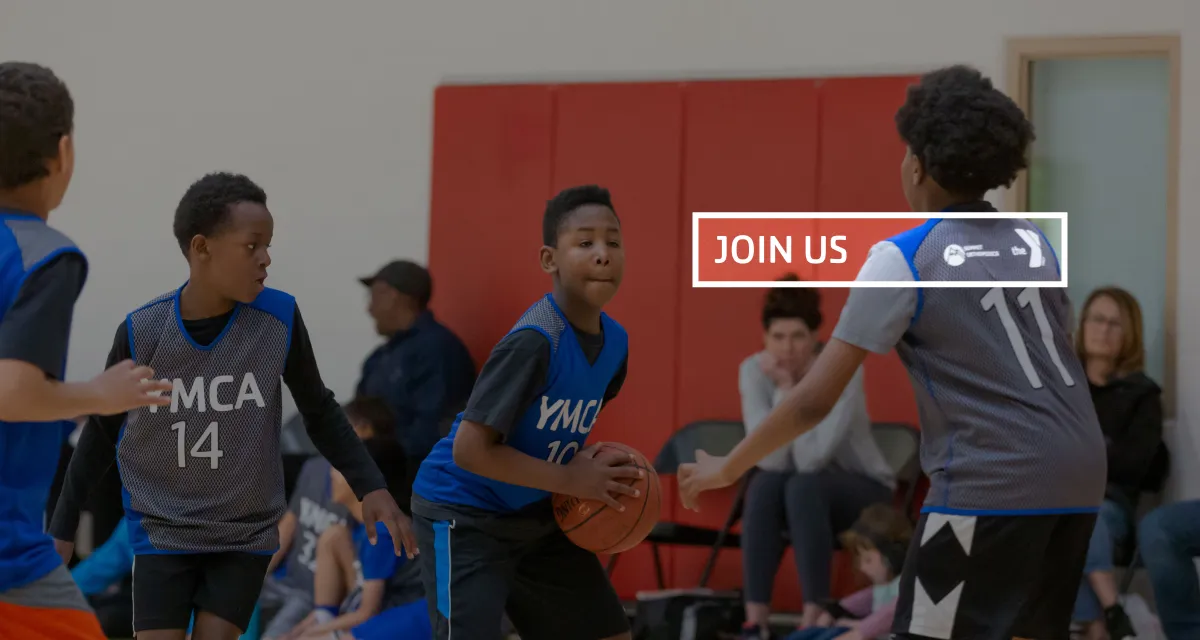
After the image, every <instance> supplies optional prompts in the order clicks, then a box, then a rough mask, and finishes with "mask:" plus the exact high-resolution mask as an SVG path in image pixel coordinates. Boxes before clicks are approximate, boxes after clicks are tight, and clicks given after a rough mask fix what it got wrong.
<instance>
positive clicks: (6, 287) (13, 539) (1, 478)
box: [0, 211, 83, 592]
mask: <svg viewBox="0 0 1200 640" xmlns="http://www.w3.org/2000/svg"><path fill="white" fill-rule="evenodd" d="M65 253H76V254H79V255H81V256H82V255H83V254H82V252H81V251H80V250H79V249H78V248H77V247H76V246H75V244H74V243H72V242H71V240H70V239H68V238H67V237H66V236H65V235H63V234H62V233H60V232H58V231H56V230H55V229H53V228H52V227H50V226H47V224H46V221H45V220H42V219H41V218H39V217H37V216H34V215H31V214H23V213H16V212H7V211H0V322H4V317H5V315H6V314H7V312H8V310H9V309H10V308H12V306H13V304H14V303H15V302H16V300H17V295H18V294H19V293H20V292H21V288H22V286H23V285H24V284H25V281H26V279H28V278H29V276H30V275H32V274H33V273H34V272H35V271H37V270H38V269H40V268H41V267H43V266H45V265H46V264H48V263H49V262H50V261H51V260H53V259H55V258H57V257H59V256H61V255H63V254H65ZM66 367H67V363H66V362H63V363H62V367H61V368H60V369H59V370H58V371H55V372H52V373H54V374H55V375H54V377H55V378H57V379H59V380H62V379H63V378H64V377H65V373H66ZM74 427H75V425H74V423H72V422H69V421H61V422H58V423H39V422H0V592H2V591H6V590H8V589H13V588H16V587H20V586H23V585H26V584H29V583H30V582H33V581H34V580H37V579H39V578H41V577H43V576H45V575H46V574H48V573H50V572H51V571H52V570H54V569H55V568H57V567H59V566H62V560H61V559H60V558H59V557H58V554H57V553H56V552H55V551H54V542H53V540H51V538H50V536H49V535H47V534H46V533H45V528H44V526H43V525H44V519H45V512H46V500H47V499H48V498H49V496H50V485H51V483H52V482H53V481H54V474H55V471H57V469H58V458H59V452H60V451H61V449H62V445H63V442H64V441H66V438H67V435H68V434H70V432H71V431H72V430H73V429H74Z"/></svg>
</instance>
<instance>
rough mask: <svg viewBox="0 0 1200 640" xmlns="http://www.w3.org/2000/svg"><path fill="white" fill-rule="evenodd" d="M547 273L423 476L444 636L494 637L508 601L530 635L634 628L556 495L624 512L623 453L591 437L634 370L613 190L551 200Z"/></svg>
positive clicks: (421, 522) (428, 558)
mask: <svg viewBox="0 0 1200 640" xmlns="http://www.w3.org/2000/svg"><path fill="white" fill-rule="evenodd" d="M542 237H543V243H544V245H545V246H543V247H542V248H541V253H540V258H541V266H542V270H543V271H545V272H546V273H549V274H550V275H551V278H552V280H553V292H552V293H550V294H547V295H546V296H545V297H543V298H542V299H541V300H539V301H537V302H536V303H534V304H533V306H531V307H530V308H529V310H528V311H526V312H525V314H524V315H523V316H521V318H520V319H519V320H518V321H517V323H516V325H515V326H514V327H513V329H512V330H511V331H509V333H508V334H507V335H506V336H505V337H504V338H503V339H501V341H500V342H499V343H498V344H497V345H496V347H495V348H494V349H493V350H492V354H491V356H490V357H489V358H488V360H487V362H486V363H485V364H484V366H483V370H482V372H481V373H480V375H479V379H478V380H477V381H476V383H475V388H474V390H473V391H472V393H471V398H470V400H469V401H468V403H467V407H466V410H465V411H463V412H462V413H461V414H459V416H458V418H457V419H456V420H455V422H454V425H453V427H452V428H451V430H450V434H449V435H448V436H446V437H445V438H443V439H442V440H441V441H440V442H438V444H437V445H436V446H435V447H434V449H433V451H432V452H431V453H430V454H429V456H428V457H427V458H426V459H425V461H424V463H422V465H421V469H420V471H419V472H418V474H417V478H416V482H415V483H414V485H413V500H412V507H413V520H414V523H415V525H416V533H417V542H418V544H419V545H420V546H421V549H422V550H423V551H424V553H422V554H421V555H420V556H419V558H420V562H421V565H422V566H421V569H422V578H423V580H424V581H425V592H426V594H427V598H426V599H427V600H428V602H429V614H430V619H431V621H433V625H434V631H435V634H436V636H437V638H439V640H449V639H450V638H452V637H453V638H491V637H496V636H498V634H499V629H500V623H501V618H502V616H503V614H504V612H505V611H507V613H508V616H509V618H510V619H511V620H512V622H513V625H514V626H515V627H516V628H517V631H518V632H519V633H520V635H521V637H522V638H523V639H524V640H562V639H565V638H571V639H572V640H602V639H608V638H614V639H615V638H629V623H628V620H627V619H626V617H625V611H624V609H623V608H622V606H621V602H620V600H619V599H618V598H617V594H616V592H615V591H614V590H613V588H612V585H611V584H610V583H609V581H608V576H607V575H606V574H605V571H604V569H603V567H601V565H600V562H599V560H598V559H597V558H596V556H595V555H594V554H592V553H591V552H589V551H586V550H584V549H581V548H580V547H577V546H575V545H574V544H572V543H571V542H570V541H569V540H568V539H567V537H566V535H564V534H563V533H562V531H561V530H560V529H559V527H558V525H557V523H556V522H555V519H554V514H553V512H552V510H551V505H550V496H551V494H553V493H562V494H567V495H573V496H577V497H580V498H583V499H590V500H597V501H601V502H603V503H605V504H606V505H608V506H609V507H610V508H613V509H617V510H623V507H622V506H621V504H620V503H619V502H618V501H617V500H616V496H617V495H621V494H624V495H632V496H636V495H637V493H638V492H637V491H636V490H635V489H633V488H632V487H629V486H627V485H625V484H624V483H622V482H620V480H621V479H624V478H638V477H642V474H643V473H644V472H643V471H641V470H639V469H636V468H634V467H633V466H630V463H631V462H632V461H633V458H632V457H631V456H630V455H628V454H625V453H607V452H606V453H603V454H599V455H597V454H596V452H595V450H594V449H592V448H584V443H585V441H586V440H587V437H588V434H589V433H590V432H591V431H592V427H593V426H594V425H595V422H596V416H597V414H598V413H599V412H600V408H601V407H602V406H603V405H604V404H606V403H608V402H610V401H611V400H612V399H613V398H615V397H616V395H617V392H618V391H619V390H620V388H621V384H622V383H623V382H624V379H625V371H626V366H627V360H626V358H627V352H628V341H627V336H626V333H625V330H624V329H623V328H621V325H619V324H617V323H616V321H614V320H612V319H611V318H609V317H608V316H607V315H606V314H604V313H603V311H602V309H603V307H604V305H605V304H607V303H608V301H609V300H611V299H612V297H613V295H615V294H616V292H617V287H618V286H619V285H620V283H621V276H622V272H623V270H624V263H625V256H624V248H623V246H622V242H621V224H620V222H619V221H618V220H617V215H616V212H615V211H614V210H613V206H612V200H611V198H610V197H609V194H608V191H607V190H605V189H602V188H600V187H595V186H584V187H575V188H571V189H566V190H564V191H562V192H561V193H559V194H558V195H557V196H555V197H554V198H553V199H552V200H550V202H549V203H547V206H546V211H545V215H544V217H543V220H542Z"/></svg>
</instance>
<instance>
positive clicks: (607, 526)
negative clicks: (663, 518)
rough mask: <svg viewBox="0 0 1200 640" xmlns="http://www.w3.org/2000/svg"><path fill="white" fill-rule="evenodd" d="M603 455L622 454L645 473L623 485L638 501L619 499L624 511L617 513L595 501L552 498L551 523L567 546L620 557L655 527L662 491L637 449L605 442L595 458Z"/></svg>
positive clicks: (628, 479) (619, 497) (625, 480)
mask: <svg viewBox="0 0 1200 640" xmlns="http://www.w3.org/2000/svg"><path fill="white" fill-rule="evenodd" d="M605 451H623V452H625V453H628V454H630V455H632V456H633V458H634V464H635V465H636V466H637V467H638V468H640V469H644V470H645V471H646V477H644V478H627V479H622V481H623V482H626V483H628V484H631V485H632V486H633V487H634V488H636V489H638V490H640V491H641V494H640V495H639V496H638V497H636V498H635V497H633V496H626V495H621V496H618V497H617V501H618V502H620V503H621V504H622V505H624V506H625V511H617V510H616V509H613V508H611V507H609V506H608V505H606V504H604V503H603V502H600V501H598V500H584V499H582V498H576V497H575V496H565V495H562V494H560V493H556V494H554V498H553V504H554V519H555V520H557V521H558V526H559V527H560V528H562V530H563V532H564V533H566V534H567V537H568V538H570V539H571V542H574V543H575V544H577V545H579V546H580V547H583V548H584V549H587V550H588V551H592V552H594V553H621V552H622V551H628V550H629V549H632V548H633V547H635V546H637V544H638V543H639V542H641V541H642V540H645V539H646V536H648V535H650V530H651V529H653V528H654V525H655V524H657V523H658V514H659V510H660V509H661V508H662V487H661V486H659V483H658V474H657V473H656V472H655V471H654V467H652V466H651V465H650V463H649V462H648V461H647V460H646V456H643V455H642V454H641V453H640V452H639V451H638V450H637V449H634V448H632V447H627V446H625V445H623V444H620V443H616V442H605V443H602V444H601V445H600V447H599V450H598V451H597V452H596V454H597V455H599V454H601V453H603V452H605Z"/></svg>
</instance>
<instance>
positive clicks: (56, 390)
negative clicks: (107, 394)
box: [0, 252, 89, 422]
mask: <svg viewBox="0 0 1200 640" xmlns="http://www.w3.org/2000/svg"><path fill="white" fill-rule="evenodd" d="M86 279H87V262H86V261H85V260H84V258H83V256H82V255H79V254H77V253H73V252H72V253H64V254H63V255H61V256H59V257H57V258H54V259H52V260H50V261H49V262H48V263H46V265H45V266H43V267H41V268H40V269H38V270H36V271H34V272H33V273H31V274H30V275H29V277H28V278H27V279H26V280H25V282H24V283H23V284H22V285H21V290H20V291H19V292H18V294H17V297H16V299H15V300H14V302H13V305H12V307H10V308H9V310H8V311H7V312H6V313H5V314H4V322H3V323H0V381H3V382H0V419H3V420H6V421H10V422H25V421H29V422H48V421H52V420H70V419H73V418H76V417H78V416H81V415H85V414H87V413H89V411H88V409H89V406H88V398H87V397H86V396H87V390H86V389H81V388H80V385H72V384H64V383H63V382H62V378H63V375H64V373H65V372H64V371H63V369H64V364H65V363H66V361H67V345H68V341H69V339H70V334H71V320H72V318H73V316H74V313H75V301H76V300H77V299H78V298H79V292H80V291H82V290H83V283H84V281H85V280H86Z"/></svg>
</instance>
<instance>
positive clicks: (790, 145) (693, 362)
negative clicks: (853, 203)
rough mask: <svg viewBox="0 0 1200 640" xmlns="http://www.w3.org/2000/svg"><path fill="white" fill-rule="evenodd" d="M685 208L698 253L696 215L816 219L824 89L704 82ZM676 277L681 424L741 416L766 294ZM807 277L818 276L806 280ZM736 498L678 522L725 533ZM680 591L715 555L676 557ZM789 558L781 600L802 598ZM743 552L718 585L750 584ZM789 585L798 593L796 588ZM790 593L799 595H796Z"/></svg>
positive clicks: (730, 558)
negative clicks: (741, 368) (744, 380)
mask: <svg viewBox="0 0 1200 640" xmlns="http://www.w3.org/2000/svg"><path fill="white" fill-rule="evenodd" d="M685 108H686V111H687V119H686V124H685V127H686V129H687V138H686V140H687V141H686V143H685V146H684V150H683V157H684V171H685V173H684V181H683V195H684V202H683V205H684V209H683V213H684V214H683V215H682V216H681V218H682V220H681V221H680V222H681V223H682V224H681V232H682V236H683V238H684V246H685V247H691V243H692V222H691V217H692V216H691V212H694V211H813V210H815V208H816V202H817V149H818V146H819V144H820V143H819V127H818V119H817V111H818V96H817V89H816V87H815V85H814V83H813V81H811V80H771V81H746V82H699V83H694V84H689V85H688V86H687V96H686V107H685ZM687 257H688V262H686V263H685V265H683V268H680V269H679V270H678V271H677V277H678V278H679V286H680V287H681V288H682V296H681V305H680V308H681V310H682V313H683V322H682V324H681V326H680V327H679V332H680V335H681V344H682V348H681V352H680V358H679V363H678V364H679V369H680V372H679V396H678V408H679V409H678V410H679V413H678V420H677V423H678V425H684V424H687V423H689V422H693V421H696V420H703V419H711V418H734V419H737V418H739V417H740V415H741V401H740V397H739V395H738V391H737V389H738V386H737V385H738V374H737V372H738V365H739V364H740V363H741V361H742V360H744V359H745V358H746V356H748V355H750V354H751V353H754V352H755V351H757V350H759V349H761V348H762V324H761V318H760V310H761V308H762V299H763V295H764V293H765V291H764V290H761V289H708V288H693V287H692V286H691V269H690V266H691V256H690V252H689V255H688V256H687ZM799 275H800V276H801V277H803V278H811V276H812V273H811V272H808V273H805V272H801V273H800V274H799ZM732 498H733V490H732V489H729V490H725V491H722V492H714V493H712V494H709V495H707V496H705V497H704V503H703V504H702V505H701V511H700V512H699V513H694V512H690V511H686V510H683V509H680V510H679V514H678V517H677V520H679V521H681V522H685V523H688V524H697V525H702V526H710V527H719V526H721V524H722V523H723V522H724V520H725V517H726V515H727V514H728V512H729V508H730V503H731V501H732ZM674 556H675V557H674V562H675V565H674V570H673V572H672V575H673V577H674V583H675V584H676V585H681V586H685V585H686V586H694V585H695V584H697V582H698V581H699V579H700V574H701V571H702V569H703V566H704V560H705V558H706V556H707V550H705V549H697V548H682V547H681V548H678V549H676V550H675V551H674ZM792 566H793V563H792V562H791V560H790V553H789V558H787V559H785V562H784V568H783V570H782V571H780V576H779V577H780V580H779V582H780V586H781V587H783V588H782V589H778V590H777V591H778V592H779V595H780V596H781V597H782V598H783V599H784V600H785V601H786V600H795V598H796V594H797V593H798V591H799V585H798V584H797V581H796V577H795V570H794V569H792V568H791V567H792ZM741 583H742V578H741V554H740V553H736V552H723V553H722V554H721V556H720V557H719V558H718V562H717V566H716V568H715V570H714V572H713V575H712V579H711V581H710V586H712V587H715V588H725V587H736V586H739V585H741ZM789 587H790V588H789ZM789 592H790V593H789Z"/></svg>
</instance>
